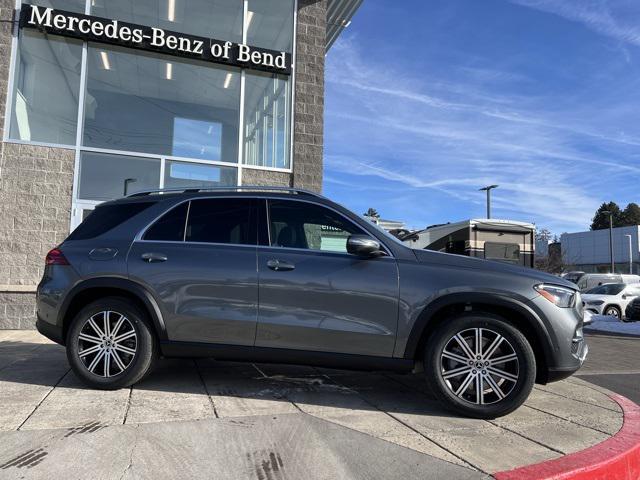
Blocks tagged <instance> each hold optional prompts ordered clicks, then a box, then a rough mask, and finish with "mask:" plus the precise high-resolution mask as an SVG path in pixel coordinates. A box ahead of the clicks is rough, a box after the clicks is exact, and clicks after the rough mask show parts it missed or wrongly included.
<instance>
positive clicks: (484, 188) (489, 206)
mask: <svg viewBox="0 0 640 480" xmlns="http://www.w3.org/2000/svg"><path fill="white" fill-rule="evenodd" d="M494 188H498V185H488V186H486V187H482V188H481V189H480V190H479V191H481V192H483V191H486V192H487V218H491V190H493V189H494Z"/></svg>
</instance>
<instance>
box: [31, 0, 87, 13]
mask: <svg viewBox="0 0 640 480" xmlns="http://www.w3.org/2000/svg"><path fill="white" fill-rule="evenodd" d="M22 3H23V4H24V3H29V4H31V5H38V6H39V7H51V8H55V9H56V10H66V11H67V12H75V13H84V9H85V3H86V2H85V0H26V1H25V0H23V1H22Z"/></svg>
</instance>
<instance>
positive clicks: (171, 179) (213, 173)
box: [164, 160, 238, 188]
mask: <svg viewBox="0 0 640 480" xmlns="http://www.w3.org/2000/svg"><path fill="white" fill-rule="evenodd" d="M237 184H238V171H237V169H236V168H235V167H220V166H217V165H205V164H202V163H188V162H175V161H172V160H167V162H166V164H165V168H164V186H165V188H180V187H219V186H223V187H224V186H231V185H237Z"/></svg>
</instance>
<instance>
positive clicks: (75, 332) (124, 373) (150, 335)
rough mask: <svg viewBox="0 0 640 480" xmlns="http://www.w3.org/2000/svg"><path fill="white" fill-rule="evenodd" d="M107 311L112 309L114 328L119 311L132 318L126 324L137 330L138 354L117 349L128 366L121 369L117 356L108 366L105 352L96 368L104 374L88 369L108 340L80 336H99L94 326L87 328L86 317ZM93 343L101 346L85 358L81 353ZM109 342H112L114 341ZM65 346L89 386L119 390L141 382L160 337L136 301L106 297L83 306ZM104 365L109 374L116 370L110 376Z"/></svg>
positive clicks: (82, 378) (153, 356)
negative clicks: (87, 339) (99, 340)
mask: <svg viewBox="0 0 640 480" xmlns="http://www.w3.org/2000/svg"><path fill="white" fill-rule="evenodd" d="M105 311H106V312H111V313H109V316H108V318H109V319H110V320H109V321H108V323H109V324H110V325H111V327H113V328H115V325H114V323H117V319H118V318H119V315H122V316H124V317H125V318H126V320H127V321H128V322H129V323H127V324H126V326H127V328H129V332H131V331H134V332H135V336H133V339H132V341H133V342H135V343H134V344H133V345H134V346H135V348H134V350H135V354H132V355H129V354H123V353H122V352H121V351H120V352H116V353H118V359H119V360H120V362H122V365H123V366H124V367H125V368H124V369H123V370H121V371H118V370H119V369H120V365H118V364H117V363H116V362H115V359H114V360H113V364H111V360H110V364H109V365H110V366H107V367H105V363H106V362H105V360H104V355H103V357H102V358H103V360H102V361H100V360H98V363H97V368H96V369H95V370H94V372H100V371H101V372H102V374H98V373H92V372H91V371H90V370H89V367H90V366H91V365H90V364H89V365H87V364H88V363H90V362H91V361H92V359H93V358H95V357H94V356H93V355H96V356H97V355H98V353H99V352H100V351H101V350H102V349H104V344H105V343H104V342H103V343H101V344H96V342H95V341H91V342H90V343H86V342H84V341H82V340H80V338H79V337H80V334H81V333H83V336H84V335H87V334H89V335H91V336H94V337H96V338H97V334H96V333H95V329H93V328H91V330H87V329H88V328H90V327H88V326H87V321H88V320H89V319H90V318H97V319H100V318H104V317H103V316H102V317H101V316H100V314H101V313H102V312H105ZM94 316H95V317H94ZM87 332H89V333H87ZM81 342H82V343H83V347H82V350H81V345H80V344H81ZM94 344H96V347H97V348H100V350H98V353H96V354H89V355H85V356H83V358H84V360H83V358H81V357H80V353H81V352H85V350H87V349H88V348H89V347H92V346H94ZM110 345H112V343H111V344H110ZM66 346H67V359H68V360H69V364H70V365H71V368H72V369H73V371H74V373H75V374H76V375H77V376H78V378H80V380H82V381H83V382H84V383H85V384H87V385H88V386H90V387H93V388H98V389H101V390H116V389H119V388H124V387H129V386H131V385H133V384H134V383H137V382H139V381H140V380H142V379H143V378H144V377H145V376H146V375H147V374H149V373H150V372H151V370H152V369H153V366H154V365H155V362H156V359H157V357H158V344H157V340H156V337H155V335H154V332H153V328H152V326H151V323H150V322H149V320H148V318H147V315H146V314H145V313H144V312H143V311H141V310H140V309H139V308H138V307H137V306H136V305H135V304H134V303H132V302H130V301H129V300H127V299H126V298H120V297H105V298H103V299H100V300H97V301H95V302H92V303H91V304H89V305H87V306H86V307H84V308H83V309H82V310H81V311H80V312H79V313H78V314H77V315H76V316H75V318H74V319H73V321H72V323H71V326H70V327H69V330H68V332H67V338H66ZM130 346H131V344H128V347H127V348H129V347H130ZM114 350H115V348H114ZM110 351H111V350H110ZM111 358H114V357H111V356H110V359H111ZM105 368H106V369H107V370H109V372H110V374H111V373H112V372H115V373H114V374H112V375H111V376H104V372H105ZM100 369H101V370H100Z"/></svg>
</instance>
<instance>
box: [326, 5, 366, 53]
mask: <svg viewBox="0 0 640 480" xmlns="http://www.w3.org/2000/svg"><path fill="white" fill-rule="evenodd" d="M362 2H363V0H328V1H327V39H326V43H325V52H328V51H329V49H330V48H331V45H333V42H335V41H336V40H337V39H338V37H339V36H340V34H341V33H342V30H344V29H345V27H347V26H348V25H349V23H351V17H353V15H354V14H355V13H356V11H357V10H358V8H359V7H360V4H362Z"/></svg>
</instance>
